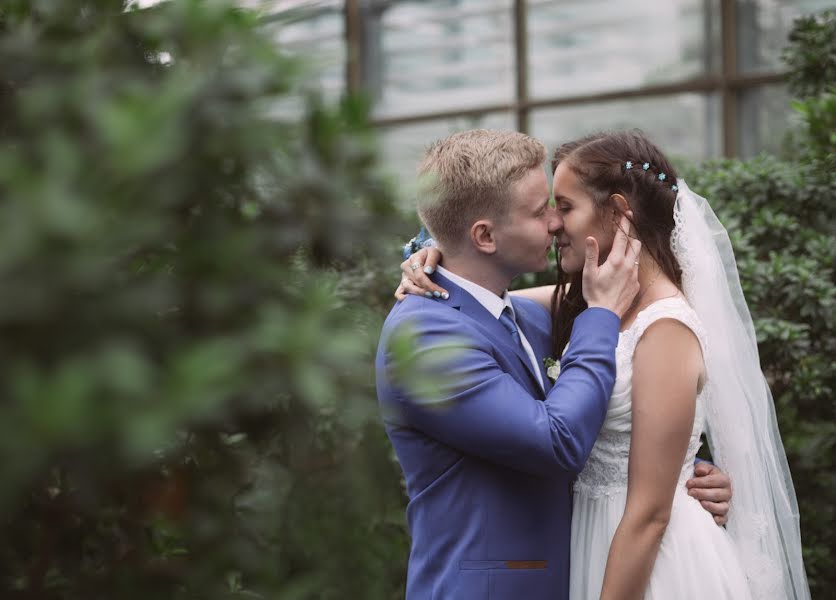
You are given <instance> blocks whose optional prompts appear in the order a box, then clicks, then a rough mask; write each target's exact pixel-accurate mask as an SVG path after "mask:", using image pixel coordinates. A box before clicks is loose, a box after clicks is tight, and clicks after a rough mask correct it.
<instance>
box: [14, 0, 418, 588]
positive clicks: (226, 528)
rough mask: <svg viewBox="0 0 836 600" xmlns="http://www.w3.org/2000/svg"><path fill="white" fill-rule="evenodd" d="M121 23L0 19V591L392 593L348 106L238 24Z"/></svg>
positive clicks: (383, 205) (372, 179)
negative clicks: (311, 90) (0, 516)
mask: <svg viewBox="0 0 836 600" xmlns="http://www.w3.org/2000/svg"><path fill="white" fill-rule="evenodd" d="M123 4H124V3H123V2H121V1H117V0H62V2H52V1H46V0H40V1H34V2H22V1H20V2H5V3H4V4H3V6H2V8H0V73H2V75H0V80H2V81H0V131H1V132H2V141H0V287H2V289H3V294H2V295H0V396H1V397H2V399H3V402H2V404H0V417H2V418H0V448H2V451H3V456H4V460H3V461H2V463H0V509H2V511H3V513H4V517H5V518H4V522H3V529H2V537H0V540H2V541H0V590H2V592H1V593H0V595H2V596H3V597H4V598H14V597H20V598H24V597H26V598H29V597H44V598H79V599H82V598H83V599H85V600H88V599H94V598H108V599H110V598H120V599H122V598H143V599H145V598H171V597H184V598H185V597H190V598H191V597H195V598H234V597H241V598H244V597H247V598H258V597H264V598H267V597H269V598H346V597H355V598H392V597H396V596H397V595H398V593H399V592H400V591H401V590H402V585H403V584H402V582H403V574H404V573H403V569H404V562H405V558H406V554H407V548H406V541H405V540H406V536H405V532H404V528H405V526H404V523H403V514H402V492H401V490H400V488H399V487H398V485H397V481H398V476H399V474H398V471H397V468H396V467H395V466H394V464H393V461H392V460H391V455H390V450H389V448H388V446H387V445H386V442H385V438H384V436H383V434H382V432H381V431H380V428H379V426H378V425H377V424H376V421H377V407H376V403H375V402H374V393H373V391H372V387H371V381H372V356H373V354H372V351H373V349H374V346H375V342H376V339H375V338H376V335H377V331H378V329H379V324H380V314H379V311H375V310H373V308H374V307H373V306H372V307H370V306H368V305H367V303H366V302H365V301H364V295H365V292H366V291H365V290H363V289H362V288H360V287H357V285H356V284H346V283H345V281H344V280H343V279H342V278H341V276H340V273H341V272H346V273H350V274H358V273H369V272H374V271H375V270H376V268H375V267H374V265H373V264H372V263H370V262H369V260H370V259H368V258H366V257H370V256H371V257H373V256H386V254H387V250H388V249H390V248H395V247H396V242H394V241H393V240H391V239H390V238H389V237H388V236H387V235H386V234H385V232H389V231H392V232H393V234H396V233H398V228H402V225H401V224H400V220H399V217H398V216H397V215H396V213H395V211H394V208H393V207H394V203H393V202H392V198H391V194H390V191H389V189H388V187H387V185H386V182H385V180H384V179H383V178H382V176H381V175H380V173H379V168H378V166H377V156H376V143H375V140H374V138H373V136H372V134H371V131H370V129H369V126H368V124H367V120H366V107H365V104H364V103H363V102H362V101H361V100H359V99H353V98H348V99H346V100H345V101H343V102H342V103H341V104H340V105H338V106H330V105H326V104H324V103H323V102H322V101H320V100H319V99H318V98H317V97H316V96H315V95H306V93H305V92H304V91H303V90H305V89H306V79H305V73H304V70H303V69H302V68H300V66H299V64H298V63H297V62H296V61H295V60H292V59H290V58H288V57H287V56H285V55H284V54H283V53H282V52H281V51H280V50H279V49H277V48H276V47H275V43H274V41H273V40H272V39H271V38H270V36H269V35H267V32H265V31H262V30H261V28H260V26H259V21H258V18H257V16H256V15H255V14H253V13H252V12H249V11H246V10H240V9H237V8H234V7H233V6H232V3H231V2H226V1H220V0H212V1H210V0H206V1H200V0H174V1H170V2H166V3H163V4H160V5H158V6H156V7H154V8H153V9H146V10H125V6H123ZM354 281H361V282H363V281H365V283H366V284H375V285H376V283H375V282H374V280H373V279H371V280H370V279H369V277H365V278H363V277H354ZM389 287H391V283H389V284H387V286H386V288H387V289H388V288H389ZM372 304H374V303H372ZM380 481H386V482H389V484H388V485H381V484H380V483H379V482H380Z"/></svg>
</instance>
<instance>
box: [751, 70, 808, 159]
mask: <svg viewBox="0 0 836 600" xmlns="http://www.w3.org/2000/svg"><path fill="white" fill-rule="evenodd" d="M739 109H740V110H739V117H738V119H739V128H740V156H741V157H742V158H749V157H752V156H754V155H756V154H758V153H759V152H769V153H770V154H776V155H779V156H780V155H782V154H783V150H785V144H786V142H787V136H788V134H789V132H790V131H791V130H794V129H798V127H799V126H800V123H801V119H800V116H799V115H798V113H796V112H795V111H793V110H792V108H791V107H790V97H789V93H788V92H787V88H786V86H784V85H782V84H777V85H770V86H764V87H761V88H757V89H753V90H747V91H745V92H743V93H742V94H741V96H740V105H739Z"/></svg>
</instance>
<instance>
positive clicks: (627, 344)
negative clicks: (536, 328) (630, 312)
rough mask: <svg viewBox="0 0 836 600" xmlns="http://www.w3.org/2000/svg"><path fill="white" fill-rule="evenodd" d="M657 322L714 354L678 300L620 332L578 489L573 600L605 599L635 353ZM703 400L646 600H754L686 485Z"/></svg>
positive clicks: (728, 545)
mask: <svg viewBox="0 0 836 600" xmlns="http://www.w3.org/2000/svg"><path fill="white" fill-rule="evenodd" d="M659 319H675V320H677V321H680V322H682V323H684V324H685V325H686V326H687V327H689V328H690V329H691V330H692V331H693V332H694V333H695V334H696V336H697V338H698V339H699V341H700V344H701V346H702V348H703V353H704V354H705V353H706V352H708V351H710V350H707V349H706V338H705V333H704V330H703V327H702V325H701V323H700V321H699V318H698V317H697V315H696V313H695V312H694V311H693V310H692V309H691V307H690V306H689V305H688V304H687V303H686V301H685V300H684V299H683V298H681V297H673V298H666V299H663V300H659V301H657V302H654V303H653V304H651V305H650V306H648V307H647V308H645V309H644V310H643V311H641V312H640V313H639V315H638V316H637V317H636V320H635V321H634V322H633V324H632V325H631V326H630V327H629V328H628V329H626V330H625V331H623V332H622V333H621V335H620V337H619V340H618V347H617V348H616V367H617V375H616V381H615V387H614V389H613V393H612V396H611V397H610V404H609V408H608V410H607V416H606V419H605V420H604V426H603V428H602V429H601V433H600V434H599V435H598V439H597V440H596V442H595V446H594V447H593V449H592V453H591V454H590V457H589V460H588V462H587V463H586V466H585V468H584V470H583V471H582V472H581V474H580V475H579V476H578V480H577V482H576V483H575V492H574V512H573V515H572V554H571V557H572V558H571V560H572V563H571V575H570V594H569V597H570V598H571V599H572V600H598V598H599V596H600V592H601V585H602V583H603V580H604V571H605V569H606V565H607V554H608V553H609V549H610V542H611V541H612V538H613V535H614V534H615V530H616V528H617V527H618V524H619V522H620V521H621V516H622V514H623V513H624V507H625V503H626V499H627V466H628V459H629V453H630V432H631V429H632V427H631V423H632V402H631V388H632V375H633V354H634V351H635V349H636V344H637V343H638V342H639V339H640V338H641V336H642V334H643V333H644V332H645V330H646V329H647V328H648V327H649V326H650V325H651V324H652V323H653V322H655V321H657V320H659ZM659 368H665V365H659ZM707 389H708V386H706V388H705V390H707ZM705 394H706V392H705V391H703V392H702V393H701V394H700V395H699V396H698V397H697V404H696V413H695V417H694V426H693V429H692V431H691V439H690V441H689V443H688V452H687V453H686V455H685V459H684V461H683V463H682V471H681V472H680V475H679V481H678V483H677V486H676V492H675V493H674V498H673V507H672V511H671V518H670V522H669V524H668V528H667V530H666V532H665V535H664V537H663V539H662V543H661V546H660V548H659V553H658V555H657V556H656V562H655V563H654V566H653V572H652V574H651V576H650V582H649V584H648V586H647V590H646V592H645V596H644V598H645V600H672V599H677V600H688V599H694V600H697V599H700V600H703V599H709V598H710V599H711V600H723V599H728V600H747V599H749V598H751V596H750V592H749V587H748V585H747V583H746V576H745V574H744V570H743V567H742V565H741V563H740V560H739V559H738V556H737V552H736V551H735V548H734V545H733V542H732V540H731V538H730V537H729V535H728V534H727V532H726V530H725V529H723V528H721V527H719V526H718V525H716V524H715V523H714V519H713V518H712V517H711V515H710V514H709V513H708V512H707V511H705V510H704V509H703V508H702V506H701V505H700V503H699V502H698V501H697V500H695V499H694V498H691V497H690V496H689V495H688V494H687V492H686V488H685V482H686V481H687V480H688V479H689V478H690V477H691V476H692V474H693V470H694V457H695V456H696V454H697V450H698V449H699V446H700V435H701V434H702V432H703V429H704V425H705V403H706V398H705Z"/></svg>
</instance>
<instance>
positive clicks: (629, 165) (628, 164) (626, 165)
mask: <svg viewBox="0 0 836 600" xmlns="http://www.w3.org/2000/svg"><path fill="white" fill-rule="evenodd" d="M624 168H625V169H627V170H628V171H629V170H630V169H632V168H633V162H632V161H630V160H628V161H627V162H626V163H624Z"/></svg>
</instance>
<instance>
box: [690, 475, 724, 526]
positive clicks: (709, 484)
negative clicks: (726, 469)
mask: <svg viewBox="0 0 836 600" xmlns="http://www.w3.org/2000/svg"><path fill="white" fill-rule="evenodd" d="M685 486H686V487H687V488H688V495H689V496H692V497H694V498H696V499H697V500H699V501H700V504H702V507H703V508H704V509H705V510H707V511H708V512H710V513H711V515H712V516H713V517H714V521H715V522H716V523H717V524H718V525H725V524H726V521H728V520H729V502H731V497H732V488H731V479H729V476H728V475H726V474H725V473H723V472H722V471H721V470H720V468H719V467H717V465H713V464H711V463H709V462H698V463H697V464H696V465H694V477H693V479H689V480H688V481H687V482H686V484H685Z"/></svg>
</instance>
